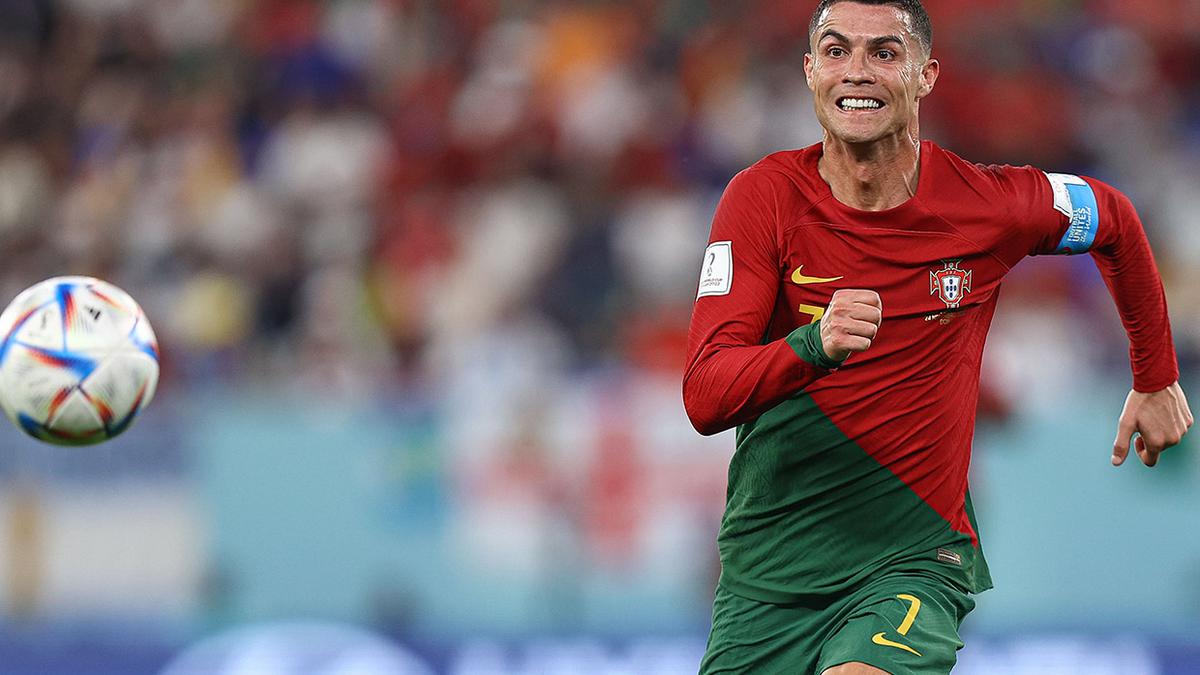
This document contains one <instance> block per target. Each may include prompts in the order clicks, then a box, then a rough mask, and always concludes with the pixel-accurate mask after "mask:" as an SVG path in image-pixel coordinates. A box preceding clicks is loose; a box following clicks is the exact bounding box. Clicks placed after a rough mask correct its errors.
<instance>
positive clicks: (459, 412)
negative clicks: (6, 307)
mask: <svg viewBox="0 0 1200 675" xmlns="http://www.w3.org/2000/svg"><path fill="white" fill-rule="evenodd" d="M812 4H813V3H810V2H796V1H795V0H756V1H753V2H738V3H727V2H720V1H718V0H708V1H703V0H628V1H624V2H616V1H612V2H604V1H600V0H594V1H590V2H584V1H582V0H579V1H566V0H564V1H559V2H548V1H538V0H512V1H509V2H496V1H489V0H440V1H434V0H427V1H419V0H343V1H331V2H309V1H267V0H262V1H257V2H255V1H253V0H60V1H58V2H40V1H35V0H3V1H2V2H0V251H2V252H3V257H2V258H0V291H2V293H0V295H2V296H3V301H4V302H6V301H7V299H8V298H11V297H12V296H14V295H15V294H16V293H17V292H18V291H19V290H20V289H22V288H24V287H25V286H28V285H30V284H32V283H33V282H35V281H38V280H40V279H42V278H45V277H48V276H54V275H58V274H64V273H83V274H92V275H96V276H100V277H103V278H106V279H108V280H111V281H113V282H115V283H117V284H118V285H120V286H122V287H124V288H126V290H128V291H130V292H131V293H132V294H133V295H134V296H135V297H136V298H138V299H139V301H140V302H141V303H142V304H143V306H144V307H145V309H146V311H147V313H148V314H149V316H150V318H151V320H152V322H153V324H154V326H155V328H156V330H157V331H158V335H159V338H160V341H161V343H162V348H163V349H162V350H163V355H164V359H165V360H164V363H163V379H162V382H161V385H160V391H159V395H158V398H157V400H155V402H154V403H153V405H152V406H151V407H150V408H149V410H148V411H147V412H146V414H145V416H144V418H143V419H142V420H141V421H140V422H139V423H138V424H137V425H136V426H135V427H134V428H133V429H132V430H131V431H130V432H129V433H128V434H127V435H126V436H125V437H123V438H120V439H118V440H117V441H115V442H113V443H111V444H108V445H106V446H101V447H97V448H93V449H86V450H79V449H54V448H49V447H44V446H41V445H38V444H36V443H34V442H33V441H28V440H25V439H23V438H22V437H20V435H19V434H18V433H17V432H16V431H15V430H13V429H12V428H10V427H8V426H7V425H4V426H3V429H2V430H0V622H2V623H0V672H3V673H26V672H28V673H33V672H37V673H64V674H66V673H72V674H75V673H114V674H116V673H157V672H163V669H164V668H165V669H167V670H166V672H171V673H178V672H191V673H198V672H205V673H209V672H230V673H239V674H241V673H246V674H250V673H254V674H257V673H292V672H294V673H349V672H355V673H359V672H388V673H427V672H437V673H455V674H460V673H461V674H466V673H534V672H537V673H606V674H608V673H661V674H666V673H676V672H679V673H686V672H694V669H695V664H696V663H697V660H698V658H699V654H700V651H701V650H702V648H703V640H704V636H705V632H706V629H707V622H708V612H709V608H710V602H711V593H712V585H713V582H714V579H715V575H716V573H717V562H716V559H715V549H714V536H715V530H716V525H717V522H718V518H719V517H720V512H721V507H722V500H723V490H724V481H725V477H724V471H725V467H726V462H727V461H728V457H729V455H730V453H731V450H732V438H731V436H730V435H729V434H728V433H727V434H723V435H721V436H718V437H715V438H702V437H700V436H698V435H697V434H696V433H695V432H694V431H693V430H692V429H691V428H690V426H689V425H688V423H687V421H686V418H685V417H684V414H683V410H682V405H681V402H680V395H679V380H680V371H681V365H682V353H683V342H684V338H685V332H686V327H687V321H688V316H689V312H690V306H691V300H692V298H693V297H694V293H695V283H696V278H697V270H698V263H699V257H700V254H701V251H702V250H703V244H704V241H705V237H706V234H707V230H708V225H709V219H710V216H711V213H712V210H713V207H714V204H715V201H716V199H717V197H718V196H719V194H720V191H721V189H722V188H723V186H724V184H725V182H726V181H727V180H728V179H729V178H730V176H731V175H732V174H733V173H735V172H736V171H737V170H738V169H740V168H741V167H743V166H745V165H747V164H749V163H751V162H753V161H754V160H756V159H757V158H758V157H760V156H761V155H763V154H765V153H767V152H770V151H772V150H775V149H781V148H788V147H799V146H803V145H807V144H809V143H811V142H814V141H816V140H817V139H819V129H818V127H817V126H816V124H815V121H814V120H813V117H812V113H811V103H810V98H809V94H808V91H807V89H806V88H805V86H804V80H803V73H802V70H801V56H802V53H803V51H804V48H805V42H806V41H805V31H806V27H807V26H806V24H807V19H808V15H809V12H810V11H811V9H812ZM927 4H928V7H929V9H930V12H931V14H932V16H933V20H934V26H935V51H936V55H937V56H939V57H940V59H941V60H942V64H943V74H942V78H941V80H940V81H939V83H938V86H937V90H936V92H935V94H934V95H933V97H932V98H931V99H928V100H927V104H926V105H924V106H923V108H924V109H923V111H922V112H923V115H922V121H923V132H924V135H925V136H926V137H928V138H932V139H935V140H937V141H939V142H941V143H942V144H943V145H945V146H947V147H949V148H951V149H953V150H955V151H956V152H958V153H959V154H962V155H964V156H966V157H968V158H971V159H973V160H976V161H988V162H1012V163H1018V164H1025V163H1032V164H1034V165H1037V166H1039V167H1042V168H1045V169H1049V170H1057V171H1067V172H1074V173H1087V174H1090V175H1094V176H1097V177H1100V178H1102V179H1105V180H1107V181H1109V182H1111V183H1113V184H1115V185H1117V186H1118V187H1120V188H1121V189H1123V190H1124V191H1126V192H1127V193H1128V194H1129V195H1131V197H1132V198H1133V200H1134V202H1135V204H1137V205H1138V207H1139V210H1140V212H1141V214H1142V216H1143V219H1144V220H1145V222H1146V226H1147V230H1148V232H1149V235H1150V238H1151V241H1152V243H1153V245H1154V247H1155V251H1156V253H1157V256H1158V261H1159V264H1160V266H1161V270H1162V273H1163V276H1164V277H1165V280H1166V284H1167V289H1168V293H1169V296H1170V302H1171V309H1172V319H1173V322H1174V327H1175V336H1176V342H1177V345H1178V348H1179V352H1180V356H1181V359H1182V364H1183V372H1184V375H1183V382H1184V385H1185V387H1190V388H1192V389H1191V393H1192V394H1193V396H1194V397H1197V398H1196V401H1200V393H1197V392H1200V389H1195V388H1196V387H1197V383H1198V382H1200V379H1198V378H1197V377H1196V375H1197V353H1198V351H1197V350H1198V346H1200V321H1198V320H1197V318H1196V317H1197V316H1200V312H1198V311H1197V310H1198V309H1200V308H1198V304H1200V300H1198V296H1197V294H1196V293H1195V289H1196V288H1197V287H1198V283H1200V275H1198V273H1197V272H1198V268H1197V265H1196V263H1195V261H1196V259H1197V256H1198V254H1200V227H1197V225H1198V223H1197V213H1200V68H1197V67H1196V63H1197V60H1196V54H1197V53H1200V28H1198V27H1200V3H1197V2H1195V1H1194V0H1174V1H1168V0H1156V1H1153V2H1152V1H1149V0H1143V1H1141V2H1137V3H1129V2H1121V1H1119V0H1088V1H1084V0H1076V1H1069V0H1059V1H1053V0H1025V1H1022V2H1009V1H1001V0H972V1H970V2H965V1H962V0H958V1H953V2H952V1H950V0H931V1H930V2H928V3H927ZM984 382H985V395H984V397H983V400H982V401H981V404H980V420H981V423H980V428H979V432H978V434H977V439H976V449H975V464H974V467H973V481H974V486H975V487H974V493H975V499H976V504H977V508H978V511H979V513H980V516H981V518H980V520H981V525H982V530H983V536H984V542H985V547H986V549H987V550H988V553H989V558H990V559H991V562H992V566H993V569H994V574H995V579H996V585H997V588H996V590H993V591H990V592H988V593H987V594H985V595H984V596H982V597H981V598H980V600H981V602H980V607H979V609H978V610H977V611H976V613H975V614H973V615H972V616H971V618H969V619H968V621H967V624H966V626H965V632H966V634H967V636H968V647H967V649H966V650H965V651H964V652H962V659H961V664H962V666H961V668H960V669H959V670H958V671H956V672H967V673H1050V672H1052V673H1089V674H1095V673H1122V674H1129V673H1188V672H1200V638H1197V637H1196V636H1197V635H1200V536H1198V532H1200V529H1198V526H1197V525H1196V519H1195V514H1197V513H1200V489H1198V488H1200V458H1198V457H1197V456H1196V453H1195V451H1194V446H1195V442H1194V440H1191V439H1189V442H1188V443H1187V444H1186V445H1189V446H1192V447H1191V448H1185V449H1182V450H1176V451H1174V452H1172V453H1170V454H1169V455H1168V456H1167V457H1165V459H1164V461H1163V462H1162V464H1161V465H1160V467H1159V468H1158V469H1157V470H1156V471H1154V472H1150V471H1148V470H1146V469H1144V467H1141V466H1140V465H1136V463H1131V464H1128V465H1126V466H1125V467H1123V468H1121V469H1119V470H1118V469H1113V468H1111V467H1109V466H1108V454H1109V447H1110V444H1111V441H1112V434H1113V430H1114V428H1115V421H1116V417H1117V414H1118V412H1119V410H1120V406H1121V402H1122V397H1123V395H1124V392H1125V390H1126V388H1127V386H1128V382H1129V372H1128V365H1127V360H1126V353H1125V344H1124V338H1123V334H1122V332H1121V330H1120V326H1119V323H1118V319H1117V317H1116V313H1115V311H1114V310H1113V309H1112V306H1111V304H1110V302H1109V301H1108V299H1107V296H1106V294H1105V291H1104V289H1103V285H1102V283H1101V282H1100V281H1099V277H1098V275H1097V274H1096V273H1095V271H1094V269H1093V267H1092V265H1091V262H1090V260H1089V259H1086V258H1078V259H1052V260H1030V261H1026V262H1025V263H1023V264H1022V265H1021V266H1020V267H1019V268H1017V269H1016V270H1015V271H1014V272H1013V273H1012V275H1010V280H1009V281H1008V283H1007V284H1006V287H1005V296H1004V298H1003V299H1002V301H1001V310H1000V313H999V314H998V316H997V318H996V322H995V326H994V328H993V331H992V335H991V341H990V344H989V349H988V356H987V364H986V372H985V380H984ZM1196 401H1194V404H1195V403H1196ZM169 664H171V665H169ZM1047 664H1049V665H1047Z"/></svg>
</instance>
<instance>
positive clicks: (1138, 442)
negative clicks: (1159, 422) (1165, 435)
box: [1134, 436, 1162, 466]
mask: <svg viewBox="0 0 1200 675" xmlns="http://www.w3.org/2000/svg"><path fill="white" fill-rule="evenodd" d="M1134 447H1135V448H1136V449H1137V455H1138V459H1141V460H1142V464H1145V465H1146V466H1154V465H1155V464H1158V456H1159V455H1160V454H1162V448H1155V447H1153V446H1151V445H1148V444H1147V443H1146V439H1145V438H1143V437H1141V436H1138V437H1137V438H1136V439H1134Z"/></svg>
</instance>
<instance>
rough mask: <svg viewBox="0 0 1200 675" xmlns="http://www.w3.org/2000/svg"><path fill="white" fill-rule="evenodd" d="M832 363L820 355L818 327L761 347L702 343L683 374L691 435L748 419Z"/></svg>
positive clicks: (778, 400)
mask: <svg viewBox="0 0 1200 675" xmlns="http://www.w3.org/2000/svg"><path fill="white" fill-rule="evenodd" d="M837 365H838V364H837V363H836V362H834V361H831V360H830V359H828V357H826V356H825V354H824V352H823V351H821V348H820V333H819V330H818V324H811V325H809V326H804V327H802V328H798V329H796V330H795V331H793V332H792V333H791V334H789V335H788V336H787V337H786V338H784V339H780V340H776V341H774V342H771V343H769V344H766V345H717V344H713V343H711V342H705V343H702V344H701V345H700V346H699V347H698V348H697V349H695V350H694V351H693V353H692V354H691V356H690V358H689V362H688V366H687V369H686V371H685V372H684V378H683V404H684V408H685V409H686V410H687V414H688V419H690V420H691V422H692V425H693V426H694V427H695V428H696V430H697V431H699V432H700V433H702V434H705V435H710V434H715V433H718V432H721V431H724V430H726V429H729V428H732V427H734V426H737V425H738V424H742V423H744V422H748V421H751V420H753V419H754V418H756V417H758V416H759V415H761V414H762V413H764V412H766V411H767V410H770V409H771V408H773V407H775V406H776V405H779V404H780V403H782V402H783V401H785V400H787V399H789V398H791V397H792V396H795V395H796V394H797V393H798V392H800V391H801V390H803V389H804V387H806V386H807V385H808V384H810V383H811V382H813V381H815V380H816V379H818V378H820V377H823V376H824V375H827V374H828V373H829V372H830V370H829V369H831V368H834V367H836V366H837Z"/></svg>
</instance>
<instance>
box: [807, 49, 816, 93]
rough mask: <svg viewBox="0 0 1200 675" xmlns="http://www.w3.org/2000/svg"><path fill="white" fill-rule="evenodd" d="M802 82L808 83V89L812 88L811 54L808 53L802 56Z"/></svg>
mask: <svg viewBox="0 0 1200 675" xmlns="http://www.w3.org/2000/svg"><path fill="white" fill-rule="evenodd" d="M804 81H805V82H808V88H809V89H812V88H813V55H812V52H808V53H806V54H805V55H804ZM814 91H815V90H814Z"/></svg>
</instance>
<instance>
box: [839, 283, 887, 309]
mask: <svg viewBox="0 0 1200 675" xmlns="http://www.w3.org/2000/svg"><path fill="white" fill-rule="evenodd" d="M839 301H840V302H845V303H847V304H849V303H855V302H861V303H863V304H864V305H871V306H872V307H880V308H882V307H883V301H882V300H880V299H879V294H878V293H876V292H875V291H871V290H867V289H864V288H843V289H841V290H839V291H834V292H833V297H832V298H830V303H837V302H839Z"/></svg>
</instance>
